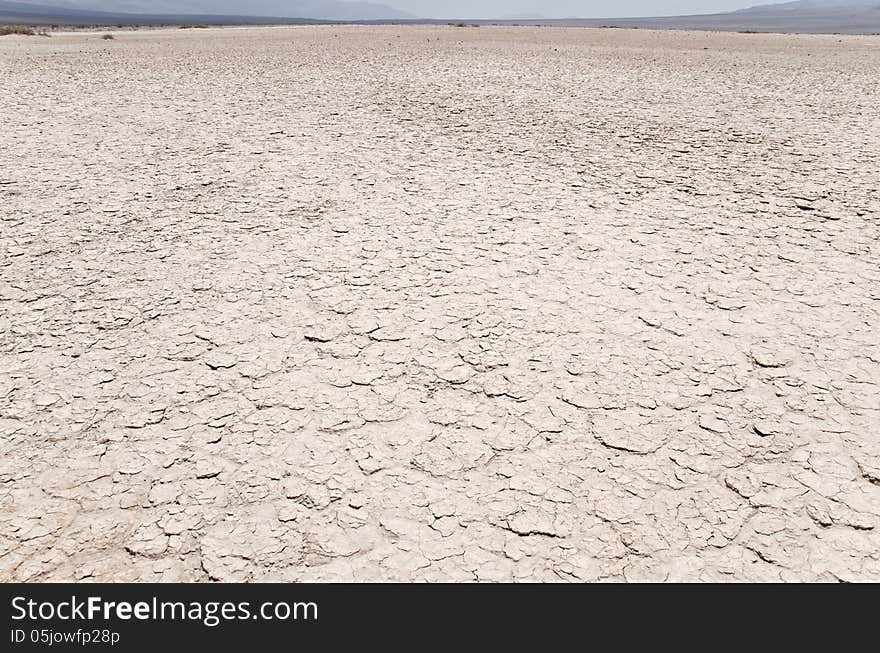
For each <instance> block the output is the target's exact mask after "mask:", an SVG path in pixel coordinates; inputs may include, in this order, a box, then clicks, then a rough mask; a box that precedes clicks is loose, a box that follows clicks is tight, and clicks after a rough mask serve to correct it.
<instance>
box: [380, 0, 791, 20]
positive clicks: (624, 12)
mask: <svg viewBox="0 0 880 653" xmlns="http://www.w3.org/2000/svg"><path fill="white" fill-rule="evenodd" d="M375 1H376V2H380V3H382V4H385V5H389V6H392V7H395V8H397V9H401V10H403V11H407V12H409V13H412V14H416V15H417V16H421V17H424V18H448V17H461V18H500V17H504V16H516V15H519V14H535V15H540V16H544V17H546V18H569V17H580V18H593V17H595V18H606V17H619V18H622V17H625V16H663V15H676V14H697V13H704V14H705V13H712V12H716V11H731V10H733V9H742V8H743V7H751V6H753V5H757V4H769V3H771V2H773V1H774V0H655V1H653V2H652V1H651V0H617V1H616V2H607V1H606V2H602V1H600V0H375ZM780 1H781V0H780Z"/></svg>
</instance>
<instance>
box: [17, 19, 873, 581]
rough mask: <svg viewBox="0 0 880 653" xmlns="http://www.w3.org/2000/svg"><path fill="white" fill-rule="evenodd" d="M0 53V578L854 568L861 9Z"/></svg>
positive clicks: (624, 576)
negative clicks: (697, 27) (730, 24)
mask: <svg viewBox="0 0 880 653" xmlns="http://www.w3.org/2000/svg"><path fill="white" fill-rule="evenodd" d="M0 71H2V75H0V90H2V93H0V127H2V130H0V131H2V142H3V147H2V150H0V219H2V221H0V229H2V234H0V235H2V241H0V246H2V252H3V254H2V263H0V284H2V285H0V436H2V441H0V442H2V459H0V578H2V579H3V580H17V581H43V580H69V579H76V580H79V579H91V580H112V581H124V580H164V581H203V580H209V579H212V580H214V579H216V580H230V581H232V580H236V581H237V580H246V581H268V580H276V581H277V580H281V581H293V580H321V581H325V580H431V581H471V580H480V581H507V580H532V581H555V580H571V581H578V580H585V581H587V580H597V579H609V580H633V581H635V580H704V581H718V580H739V581H746V580H749V581H777V580H786V581H795V580H801V581H812V580H829V581H834V580H844V581H868V580H880V399H878V397H880V335H878V327H880V319H878V318H880V268H878V264H880V247H878V236H880V225H878V216H880V201H878V197H877V195H876V194H875V193H876V189H877V188H878V187H880V173H878V170H880V111H878V105H880V85H878V84H877V80H878V79H880V38H877V37H873V38H872V37H837V36H783V35H743V34H707V33H675V32H647V31H642V30H639V31H625V30H586V29H571V30H567V29H540V28H521V29H520V28H490V27H483V28H479V29H456V28H452V27H445V26H444V27H406V28H405V27H304V28H265V29H222V30H167V31H145V32H130V33H120V34H117V36H116V40H115V41H110V42H108V41H102V40H101V39H100V34H94V33H78V34H56V35H54V36H53V37H52V38H49V39H39V38H24V37H5V38H4V39H3V40H2V41H0Z"/></svg>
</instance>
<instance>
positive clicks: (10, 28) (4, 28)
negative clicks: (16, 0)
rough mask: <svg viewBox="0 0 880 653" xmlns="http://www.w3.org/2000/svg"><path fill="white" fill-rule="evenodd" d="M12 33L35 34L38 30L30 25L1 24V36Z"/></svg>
mask: <svg viewBox="0 0 880 653" xmlns="http://www.w3.org/2000/svg"><path fill="white" fill-rule="evenodd" d="M12 34H21V35H22V36H35V35H36V32H34V30H33V29H31V28H30V27H25V26H24V25H0V36H10V35H12Z"/></svg>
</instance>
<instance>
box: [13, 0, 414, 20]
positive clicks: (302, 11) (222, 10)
mask: <svg viewBox="0 0 880 653" xmlns="http://www.w3.org/2000/svg"><path fill="white" fill-rule="evenodd" d="M242 6H245V7H246V8H247V9H246V10H243V9H242ZM16 14H17V15H22V16H26V15H29V16H32V17H40V16H42V17H47V18H49V17H51V18H53V19H54V20H53V22H61V23H63V22H66V21H73V22H75V23H77V24H81V22H82V21H89V20H91V19H94V18H95V17H96V15H98V16H104V17H110V16H116V17H121V18H122V19H126V18H130V17H131V16H137V17H139V18H144V17H162V18H168V17H186V16H190V17H192V16H198V17H199V18H205V19H210V18H215V19H217V21H211V20H208V22H221V23H226V22H227V21H225V20H223V18H224V17H236V18H249V19H251V20H248V21H247V22H254V19H259V18H264V19H265V18H285V19H290V18H300V19H312V20H317V19H320V20H341V21H363V20H383V19H388V20H394V19H412V18H415V16H412V15H409V14H406V13H404V12H402V11H399V10H397V9H392V8H391V7H388V6H385V5H382V4H375V3H372V2H343V1H342V0H249V1H248V2H246V3H242V2H241V0H44V1H43V2H42V3H40V4H36V3H24V2H7V1H6V0H0V20H3V17H4V16H13V15H16ZM16 22H19V21H16ZM111 22H115V21H111ZM150 22H153V21H150ZM264 22H265V21H264Z"/></svg>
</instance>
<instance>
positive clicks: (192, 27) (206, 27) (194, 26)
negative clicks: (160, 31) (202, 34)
mask: <svg viewBox="0 0 880 653" xmlns="http://www.w3.org/2000/svg"><path fill="white" fill-rule="evenodd" d="M180 29H208V26H207V25H201V24H199V25H181V26H180Z"/></svg>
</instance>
